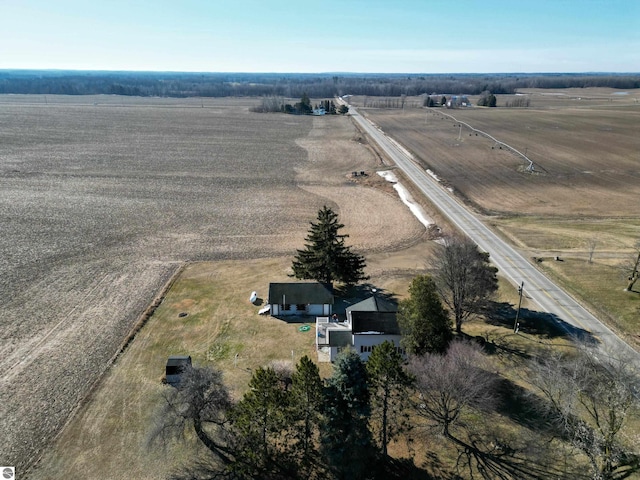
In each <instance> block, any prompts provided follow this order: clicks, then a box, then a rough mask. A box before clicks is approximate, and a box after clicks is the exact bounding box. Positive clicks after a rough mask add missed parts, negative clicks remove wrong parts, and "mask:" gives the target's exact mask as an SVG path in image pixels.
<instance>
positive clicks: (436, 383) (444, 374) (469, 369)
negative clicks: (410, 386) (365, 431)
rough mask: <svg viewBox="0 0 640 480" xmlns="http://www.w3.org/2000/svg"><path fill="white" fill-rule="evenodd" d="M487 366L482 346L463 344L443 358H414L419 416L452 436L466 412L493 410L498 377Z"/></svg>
mask: <svg viewBox="0 0 640 480" xmlns="http://www.w3.org/2000/svg"><path fill="white" fill-rule="evenodd" d="M484 363H485V361H484V357H483V355H482V353H481V350H480V347H478V346H477V345H475V344H472V343H468V342H460V341H457V342H453V343H452V344H451V345H450V346H449V349H448V350H447V353H446V354H444V355H438V354H431V353H427V354H425V355H423V356H420V357H412V358H411V359H410V361H409V371H410V372H411V373H412V374H413V375H414V376H415V385H416V391H417V392H418V400H417V406H416V412H417V414H418V415H420V416H422V417H424V418H426V419H428V420H430V421H432V422H435V423H436V424H437V425H438V427H439V428H440V430H441V432H442V434H443V435H445V436H446V437H451V432H450V429H451V427H452V426H453V425H455V423H456V422H457V421H458V419H459V418H460V415H461V414H462V413H463V412H464V411H465V410H467V409H480V410H490V409H491V408H492V407H493V405H494V403H495V401H496V396H495V394H494V392H495V390H496V388H495V387H496V382H497V378H496V376H495V375H492V374H491V373H489V372H488V371H486V370H485V369H483V368H482V365H483V364H484Z"/></svg>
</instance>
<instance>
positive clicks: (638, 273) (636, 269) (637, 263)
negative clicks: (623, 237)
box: [622, 240, 640, 292]
mask: <svg viewBox="0 0 640 480" xmlns="http://www.w3.org/2000/svg"><path fill="white" fill-rule="evenodd" d="M633 250H634V251H633V253H632V254H631V256H630V257H629V259H628V261H626V262H625V263H624V264H623V265H622V268H623V269H624V272H625V275H626V276H627V288H625V291H627V292H633V286H634V285H635V284H636V282H637V281H638V278H640V240H638V241H637V242H636V243H635V244H634V246H633Z"/></svg>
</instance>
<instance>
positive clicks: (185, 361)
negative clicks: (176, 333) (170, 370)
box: [167, 355, 191, 367]
mask: <svg viewBox="0 0 640 480" xmlns="http://www.w3.org/2000/svg"><path fill="white" fill-rule="evenodd" d="M181 365H191V356H190V355H171V356H170V357H169V359H168V360H167V367H177V366H181Z"/></svg>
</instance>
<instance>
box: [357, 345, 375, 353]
mask: <svg viewBox="0 0 640 480" xmlns="http://www.w3.org/2000/svg"><path fill="white" fill-rule="evenodd" d="M375 348H376V346H375V345H360V353H371V352H373V351H374V350H375Z"/></svg>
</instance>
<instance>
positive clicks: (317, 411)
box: [287, 355, 323, 479]
mask: <svg viewBox="0 0 640 480" xmlns="http://www.w3.org/2000/svg"><path fill="white" fill-rule="evenodd" d="M291 380H292V384H291V390H290V391H289V395H290V402H289V412H288V415H287V417H288V423H289V425H290V428H291V429H292V430H293V432H292V442H291V444H290V445H289V446H288V448H289V449H290V450H291V451H292V452H294V454H295V455H296V464H297V471H298V475H299V476H300V477H301V478H306V479H310V478H314V477H315V476H317V475H318V474H319V472H320V471H321V470H322V468H321V467H320V466H319V465H318V464H317V457H318V452H317V449H316V440H317V438H318V437H317V434H318V432H319V425H320V420H321V411H322V389H323V383H322V379H321V378H320V371H319V369H318V366H317V365H316V364H315V363H313V361H311V359H310V358H309V357H307V356H306V355H305V356H304V357H302V358H301V359H300V362H298V365H296V371H295V372H294V373H293V375H292V376H291Z"/></svg>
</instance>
